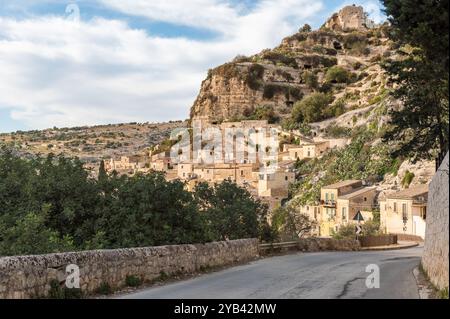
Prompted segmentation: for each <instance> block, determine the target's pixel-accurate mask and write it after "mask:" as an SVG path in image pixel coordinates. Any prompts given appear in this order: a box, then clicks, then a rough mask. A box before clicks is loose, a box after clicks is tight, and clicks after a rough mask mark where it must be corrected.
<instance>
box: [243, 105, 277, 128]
mask: <svg viewBox="0 0 450 319" xmlns="http://www.w3.org/2000/svg"><path fill="white" fill-rule="evenodd" d="M249 119H254V120H266V121H267V122H269V123H270V124H274V123H276V122H278V121H279V119H280V118H279V117H278V116H277V115H276V114H275V111H274V109H273V106H271V105H266V106H259V107H257V108H256V110H255V112H254V115H253V116H251V117H249Z"/></svg>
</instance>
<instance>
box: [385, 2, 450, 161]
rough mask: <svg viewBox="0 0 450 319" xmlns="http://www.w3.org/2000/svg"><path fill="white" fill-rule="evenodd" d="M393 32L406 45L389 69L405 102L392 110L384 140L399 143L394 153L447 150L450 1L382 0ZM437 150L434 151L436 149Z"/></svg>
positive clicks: (424, 155)
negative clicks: (449, 21) (449, 19)
mask: <svg viewBox="0 0 450 319" xmlns="http://www.w3.org/2000/svg"><path fill="white" fill-rule="evenodd" d="M383 2H384V5H385V7H386V12H387V14H388V16H389V20H390V23H391V24H392V30H391V32H390V37H391V38H392V40H394V41H396V42H397V43H398V44H399V45H402V46H403V48H402V49H401V50H400V53H401V54H402V55H403V57H402V59H399V60H395V61H393V60H388V61H386V63H385V64H384V67H385V69H386V70H387V72H388V73H389V74H390V75H391V82H393V84H395V87H396V89H395V90H394V92H393V95H394V97H396V98H398V99H400V100H401V101H402V102H403V103H402V104H403V106H402V107H401V108H400V109H396V110H393V111H392V112H391V121H390V129H389V130H387V132H386V135H385V136H384V140H385V141H398V143H397V144H398V146H397V148H396V149H394V151H393V154H394V156H395V157H397V156H400V155H401V156H408V157H412V159H413V160H419V159H429V158H431V157H432V156H433V155H435V153H436V152H442V151H444V150H445V149H447V148H448V141H449V140H448V134H449V120H448V111H449V106H448V94H449V92H448V75H449V69H448V59H449V52H448V40H449V38H448V32H449V31H448V27H449V26H448V1H439V0H422V1H419V2H418V1H413V0H400V1H397V0H395V1H394V0H384V1H383ZM433 151H434V152H433Z"/></svg>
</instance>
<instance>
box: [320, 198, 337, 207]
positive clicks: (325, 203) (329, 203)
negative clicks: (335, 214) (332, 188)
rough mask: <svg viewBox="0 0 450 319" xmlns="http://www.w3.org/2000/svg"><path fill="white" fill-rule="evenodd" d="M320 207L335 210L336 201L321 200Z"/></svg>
mask: <svg viewBox="0 0 450 319" xmlns="http://www.w3.org/2000/svg"><path fill="white" fill-rule="evenodd" d="M321 205H322V206H324V207H331V208H336V201H335V200H333V199H331V200H322V201H321Z"/></svg>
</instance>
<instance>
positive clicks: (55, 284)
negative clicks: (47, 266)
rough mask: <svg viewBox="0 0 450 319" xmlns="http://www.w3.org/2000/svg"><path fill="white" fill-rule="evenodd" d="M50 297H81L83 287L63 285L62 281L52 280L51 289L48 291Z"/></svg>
mask: <svg viewBox="0 0 450 319" xmlns="http://www.w3.org/2000/svg"><path fill="white" fill-rule="evenodd" d="M48 297H49V298H50V299H81V298H83V293H82V291H81V289H78V288H73V289H69V288H67V287H65V286H64V287H62V286H61V284H60V282H59V281H58V280H56V279H52V280H51V281H50V290H49V292H48Z"/></svg>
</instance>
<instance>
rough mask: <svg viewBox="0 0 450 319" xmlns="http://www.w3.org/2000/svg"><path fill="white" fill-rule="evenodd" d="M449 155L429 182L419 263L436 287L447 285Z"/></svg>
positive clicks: (441, 287)
mask: <svg viewBox="0 0 450 319" xmlns="http://www.w3.org/2000/svg"><path fill="white" fill-rule="evenodd" d="M448 157H449V155H448V154H447V156H446V157H445V160H444V162H443V164H442V165H441V167H440V168H439V170H438V172H437V173H436V175H435V176H434V177H433V181H432V182H431V184H430V191H429V194H428V211H427V229H426V235H425V248H424V253H423V258H422V264H423V267H424V269H425V271H426V272H427V274H428V276H429V277H430V279H431V281H432V283H433V284H434V285H435V286H436V287H437V288H439V289H444V288H447V287H448V270H449V260H448V257H449V256H448V246H449V240H448V234H449V225H448V222H449V216H448V210H449V205H448V197H449V192H448V191H449V189H448V188H449V184H448V174H449V165H448Z"/></svg>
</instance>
